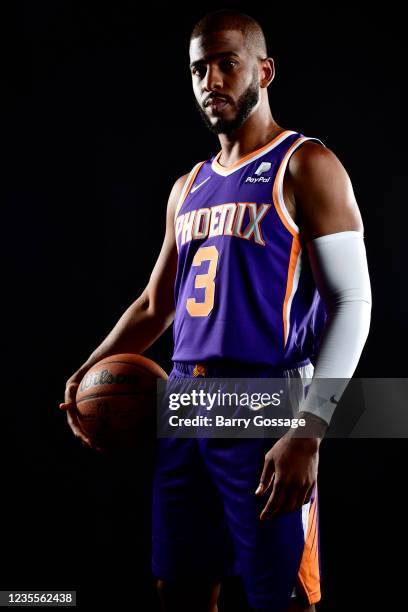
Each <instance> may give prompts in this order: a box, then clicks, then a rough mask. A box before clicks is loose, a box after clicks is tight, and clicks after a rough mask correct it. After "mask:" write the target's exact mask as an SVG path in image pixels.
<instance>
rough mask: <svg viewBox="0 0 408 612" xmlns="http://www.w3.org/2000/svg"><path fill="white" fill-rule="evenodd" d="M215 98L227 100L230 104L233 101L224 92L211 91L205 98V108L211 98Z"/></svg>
mask: <svg viewBox="0 0 408 612" xmlns="http://www.w3.org/2000/svg"><path fill="white" fill-rule="evenodd" d="M214 98H218V99H221V100H225V101H226V102H229V103H230V104H231V103H232V100H231V98H230V97H229V96H225V95H224V94H218V93H210V94H209V95H208V96H207V97H206V99H205V100H204V104H203V106H204V108H205V107H206V106H208V105H209V103H210V102H211V100H214Z"/></svg>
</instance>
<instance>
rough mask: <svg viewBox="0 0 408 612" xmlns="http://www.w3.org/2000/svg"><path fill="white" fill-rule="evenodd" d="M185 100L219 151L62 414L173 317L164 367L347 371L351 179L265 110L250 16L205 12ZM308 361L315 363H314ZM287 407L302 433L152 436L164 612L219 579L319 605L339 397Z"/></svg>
mask: <svg viewBox="0 0 408 612" xmlns="http://www.w3.org/2000/svg"><path fill="white" fill-rule="evenodd" d="M190 67H191V78H192V85H193V90H194V94H195V99H196V104H197V108H198V110H199V112H200V114H201V116H202V118H203V119H204V121H205V123H206V125H207V127H208V128H209V129H210V130H212V131H213V132H214V133H215V134H217V135H218V138H219V143H220V150H219V152H218V153H217V154H216V155H214V156H213V157H211V159H208V160H206V161H203V162H200V163H198V164H196V165H195V166H194V167H193V169H192V170H191V172H190V173H189V174H186V175H184V176H182V177H181V178H179V179H178V180H177V181H176V182H175V184H174V186H173V189H172V191H171V193H170V197H169V202H168V207H167V226H166V234H165V238H164V243H163V246H162V250H161V252H160V255H159V258H158V260H157V263H156V265H155V267H154V269H153V272H152V274H151V277H150V280H149V283H148V285H147V287H146V288H145V290H144V291H143V293H142V295H141V296H140V297H139V298H138V299H137V300H136V301H135V302H134V303H133V304H131V305H130V307H129V308H128V309H127V310H126V312H125V313H124V314H123V315H122V317H121V318H120V320H119V321H118V322H117V324H116V325H115V327H114V328H113V329H112V331H111V332H110V333H109V335H108V336H107V337H106V338H105V340H104V341H103V342H102V343H101V345H100V346H99V347H97V349H96V350H95V351H94V352H93V353H92V355H91V356H90V357H89V359H88V360H87V361H86V363H84V365H82V366H81V367H80V368H79V369H78V371H77V372H76V373H75V374H74V375H73V376H72V377H71V378H70V379H69V380H68V382H67V386H66V391H65V401H64V403H62V404H61V405H60V407H61V408H62V409H66V410H67V416H68V422H69V424H70V426H71V428H72V430H73V432H74V433H75V435H76V436H78V437H80V438H81V439H82V440H83V441H84V442H85V443H89V440H87V438H86V436H85V435H84V433H83V432H82V431H81V429H80V427H79V424H78V420H77V417H76V408H75V404H74V398H75V392H76V389H77V386H78V384H79V382H80V380H81V379H82V377H83V376H84V374H85V372H86V371H87V370H88V369H89V368H90V367H91V366H92V365H93V364H94V363H96V362H97V361H99V360H100V359H102V358H103V357H106V356H108V355H111V354H115V353H123V352H133V353H141V352H143V351H144V350H145V349H147V348H148V347H149V346H150V345H151V344H152V343H153V342H154V341H155V340H156V339H157V338H158V337H159V336H160V335H161V334H162V333H163V332H164V331H165V330H166V329H167V328H168V327H169V326H170V325H171V323H172V322H174V344H175V346H174V353H173V357H172V358H173V362H174V368H173V371H172V373H171V375H170V378H171V379H172V380H178V379H180V380H182V379H185V378H187V379H189V378H194V377H195V376H209V377H228V376H233V377H240V376H245V377H254V378H256V377H276V376H283V377H297V378H300V379H303V378H306V377H310V378H311V377H312V376H313V381H314V380H317V379H318V378H319V377H321V378H327V379H332V378H339V379H341V378H344V379H347V378H350V377H351V376H352V374H353V372H354V370H355V368H356V366H357V363H358V360H359V358H360V355H361V352H362V349H363V346H364V343H365V340H366V338H367V334H368V330H369V322H370V312H371V292H370V282H369V276H368V270H367V260H366V254H365V246H364V238H363V224H362V220H361V216H360V213H359V209H358V206H357V203H356V200H355V197H354V194H353V189H352V186H351V183H350V180H349V177H348V175H347V173H346V171H345V169H344V168H343V166H342V164H341V163H340V161H339V160H338V159H337V157H336V156H335V154H334V153H333V152H331V151H330V150H329V149H328V148H327V147H326V146H325V145H324V144H323V143H322V142H320V141H319V140H318V139H316V138H312V137H305V136H303V135H302V134H300V133H298V132H296V131H293V130H289V129H284V128H282V127H281V126H279V125H278V124H277V123H276V121H275V120H274V119H273V117H272V113H271V108H270V105H269V100H268V86H269V85H270V84H271V82H272V80H273V78H274V62H273V59H272V58H271V57H269V56H268V53H267V49H266V44H265V38H264V35H263V32H262V29H261V27H260V26H259V24H258V23H257V22H256V21H254V20H253V19H252V18H251V17H248V16H246V15H243V14H241V13H237V12H235V11H226V10H223V11H217V12H215V13H211V14H209V15H207V16H205V17H204V18H203V19H202V20H201V21H200V22H199V23H198V24H197V25H196V26H195V28H194V30H193V32H192V35H191V40H190ZM312 360H313V363H314V365H313V363H312ZM313 385H314V382H312V384H311V386H310V388H309V393H307V395H306V397H305V398H304V402H303V404H302V405H301V406H300V408H301V413H300V414H301V415H302V416H303V417H304V418H305V420H306V426H307V427H309V426H310V427H313V432H314V434H313V436H311V437H301V438H299V437H294V436H292V435H291V434H290V433H287V434H285V435H284V436H282V437H281V438H280V439H279V440H278V441H277V442H276V443H275V444H272V441H271V440H269V441H268V440H265V439H255V440H254V439H250V440H248V439H230V440H228V439H222V440H214V439H180V438H179V439H163V440H159V441H158V453H157V467H156V475H155V482H154V499H153V572H154V574H155V576H156V577H157V579H158V589H159V594H160V600H161V602H162V606H163V610H165V611H166V612H176V611H177V612H182V611H188V612H215V611H217V610H218V608H217V599H218V595H219V591H220V581H221V579H222V578H223V577H224V576H226V575H228V574H239V575H240V576H241V578H242V581H243V585H244V588H245V591H246V595H247V599H248V602H249V605H250V606H251V609H253V610H258V611H264V612H284V611H287V610H291V611H294V610H309V611H313V610H314V609H315V606H314V604H315V603H316V602H318V601H319V600H320V597H321V594H320V556H319V534H318V498H317V485H316V481H317V469H318V456H319V445H320V442H321V439H322V437H323V436H324V433H325V431H326V428H327V425H328V423H329V422H330V418H331V415H332V412H333V409H334V407H335V403H336V401H338V395H337V396H336V397H333V394H328V395H327V397H325V398H323V399H322V397H320V398H319V400H320V401H319V402H317V401H316V397H317V396H318V393H316V392H312V391H313Z"/></svg>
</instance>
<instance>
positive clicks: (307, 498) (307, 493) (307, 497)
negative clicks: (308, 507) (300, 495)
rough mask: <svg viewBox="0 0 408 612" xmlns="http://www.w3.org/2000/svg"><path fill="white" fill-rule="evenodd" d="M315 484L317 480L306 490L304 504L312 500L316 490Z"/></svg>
mask: <svg viewBox="0 0 408 612" xmlns="http://www.w3.org/2000/svg"><path fill="white" fill-rule="evenodd" d="M315 486H316V482H314V483H313V484H312V485H311V486H310V487H309V489H308V490H307V491H306V495H305V497H304V500H303V503H304V504H307V503H309V502H310V500H311V497H312V495H313V491H314V488H315Z"/></svg>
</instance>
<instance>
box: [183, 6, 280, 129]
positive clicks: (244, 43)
mask: <svg viewBox="0 0 408 612" xmlns="http://www.w3.org/2000/svg"><path fill="white" fill-rule="evenodd" d="M267 56H268V52H267V48H266V42H265V36H264V34H263V31H262V28H261V27H260V25H259V24H258V22H256V21H255V20H254V19H252V17H249V16H248V15H244V14H242V13H238V12H236V11H231V10H221V11H216V12H214V13H209V14H208V15H206V16H205V17H203V19H201V20H200V21H199V22H198V23H197V24H196V26H195V27H194V29H193V31H192V33H191V37H190V68H191V76H192V82H193V90H194V95H195V98H196V105H197V108H198V110H199V112H200V114H201V116H202V118H203V119H204V121H205V123H206V125H207V126H208V127H209V128H210V129H211V130H212V131H213V132H215V133H216V134H230V133H231V132H233V131H234V130H236V129H238V128H239V127H241V125H243V123H244V122H245V121H246V119H247V118H248V117H249V116H250V115H251V114H252V113H253V112H254V110H255V109H256V108H257V107H258V106H259V104H260V103H261V102H262V101H264V102H265V101H266V102H267V94H266V88H267V86H268V85H269V83H270V82H271V81H272V79H273V77H274V65H273V60H272V59H271V58H269V57H267ZM262 92H263V93H262ZM260 98H262V99H260Z"/></svg>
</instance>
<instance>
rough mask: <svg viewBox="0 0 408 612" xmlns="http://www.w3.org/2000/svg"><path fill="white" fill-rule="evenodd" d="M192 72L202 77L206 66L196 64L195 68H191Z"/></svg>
mask: <svg viewBox="0 0 408 612" xmlns="http://www.w3.org/2000/svg"><path fill="white" fill-rule="evenodd" d="M191 74H192V75H193V76H198V77H200V78H202V77H203V76H204V75H205V68H204V66H194V68H192V70H191Z"/></svg>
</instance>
